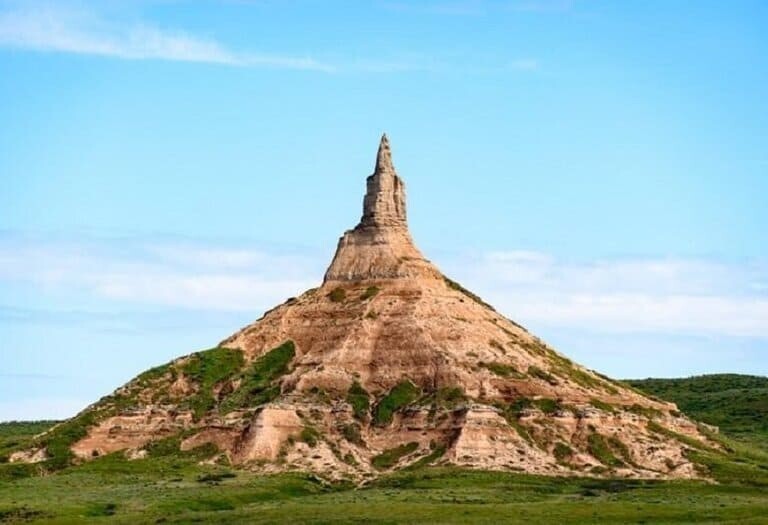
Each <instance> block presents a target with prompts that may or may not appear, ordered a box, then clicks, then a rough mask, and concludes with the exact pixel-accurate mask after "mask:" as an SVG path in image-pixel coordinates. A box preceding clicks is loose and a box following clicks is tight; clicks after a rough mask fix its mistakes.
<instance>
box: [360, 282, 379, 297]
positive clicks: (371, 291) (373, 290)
mask: <svg viewBox="0 0 768 525" xmlns="http://www.w3.org/2000/svg"><path fill="white" fill-rule="evenodd" d="M377 293H379V288H378V287H377V286H369V287H368V288H366V289H365V291H364V292H363V293H362V294H361V295H360V299H361V300H363V301H367V300H368V299H370V298H371V297H374V296H375V295H376V294H377Z"/></svg>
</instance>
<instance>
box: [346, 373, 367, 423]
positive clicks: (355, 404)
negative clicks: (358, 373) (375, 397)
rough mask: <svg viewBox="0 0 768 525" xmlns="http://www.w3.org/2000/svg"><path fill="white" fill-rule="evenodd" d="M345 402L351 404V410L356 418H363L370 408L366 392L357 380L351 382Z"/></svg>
mask: <svg viewBox="0 0 768 525" xmlns="http://www.w3.org/2000/svg"><path fill="white" fill-rule="evenodd" d="M347 403H349V404H350V405H351V406H352V412H353V413H354V414H355V417H356V418H357V419H364V418H365V417H366V416H367V415H368V411H369V410H370V408H371V402H370V400H369V399H368V392H366V391H365V389H364V388H363V387H362V386H361V385H360V383H358V382H357V381H355V382H354V383H352V386H350V387H349V391H347Z"/></svg>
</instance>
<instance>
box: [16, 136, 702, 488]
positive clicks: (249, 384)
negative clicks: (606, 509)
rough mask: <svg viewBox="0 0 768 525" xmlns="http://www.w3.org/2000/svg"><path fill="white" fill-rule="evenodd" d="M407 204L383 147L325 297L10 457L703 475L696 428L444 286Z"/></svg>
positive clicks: (100, 406) (146, 377)
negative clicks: (193, 458)
mask: <svg viewBox="0 0 768 525" xmlns="http://www.w3.org/2000/svg"><path fill="white" fill-rule="evenodd" d="M405 202H406V201H405V186H404V184H403V181H402V180H401V179H400V177H398V175H397V174H396V172H395V169H394V166H393V163H392V158H391V154H390V146H389V143H388V141H387V138H386V136H384V137H382V141H381V144H380V146H379V151H378V155H377V161H376V167H375V171H374V173H373V174H372V175H371V176H369V177H368V179H367V192H366V195H365V198H364V205H363V216H362V218H361V220H360V223H359V224H358V225H357V226H356V227H355V228H354V229H352V230H349V231H347V232H345V233H344V235H343V236H342V237H341V239H340V241H339V245H338V248H337V251H336V254H335V256H334V258H333V261H332V262H331V265H330V267H329V268H328V270H327V272H326V274H325V278H324V281H323V283H322V285H321V286H320V287H319V288H315V289H312V290H309V291H307V292H304V293H303V294H301V295H300V296H299V297H296V298H293V299H290V300H289V301H287V302H286V303H284V304H282V305H279V306H277V307H275V308H273V309H272V310H270V311H268V312H267V313H265V314H264V316H263V317H261V318H260V319H259V320H257V321H255V322H254V323H252V324H250V325H248V326H246V327H244V328H243V329H241V330H240V331H238V332H237V333H235V334H234V335H232V336H230V337H228V338H226V339H225V340H223V341H222V342H221V343H220V344H219V346H218V347H217V348H214V349H212V350H208V351H204V352H198V353H195V354H191V355H188V356H185V357H181V358H179V359H177V360H175V361H173V362H171V363H169V364H167V365H164V366H161V367H157V368H155V369H152V370H149V371H147V372H145V373H144V374H141V375H140V376H138V377H137V378H135V379H134V380H132V381H131V382H129V383H128V384H126V385H125V386H123V387H121V388H119V389H118V390H116V391H115V392H114V393H113V394H112V395H110V396H107V397H105V398H103V399H102V400H100V401H98V402H97V403H95V404H94V405H92V406H90V407H89V408H88V409H86V410H85V411H84V412H82V413H81V414H79V415H78V416H76V417H75V418H73V419H72V420H70V421H68V422H65V423H63V424H62V425H60V426H58V427H56V428H54V429H53V430H52V431H50V432H49V433H48V434H45V435H43V436H41V437H40V439H39V443H38V446H37V447H36V448H35V449H33V450H29V451H25V452H22V453H18V454H17V455H16V456H15V457H14V458H12V459H13V460H16V461H44V462H48V463H49V464H51V463H52V462H56V461H58V462H72V461H85V460H88V459H90V458H93V457H97V456H100V455H103V454H106V453H111V452H115V451H120V450H125V453H126V454H128V455H129V457H142V456H144V455H146V454H147V453H148V451H149V453H151V451H152V447H155V446H157V443H158V442H161V443H165V444H170V446H172V447H177V446H178V447H179V448H180V449H181V450H191V449H197V450H198V451H204V452H205V454H204V456H205V457H206V458H207V459H208V460H211V461H219V462H226V463H230V464H233V465H238V466H242V467H244V468H251V469H257V470H261V471H265V472H276V471H284V470H306V471H311V472H315V473H318V474H320V475H322V476H326V477H329V478H352V479H363V478H366V477H371V476H375V475H377V474H379V473H381V472H385V471H387V470H389V469H397V468H402V467H405V466H408V465H413V464H415V463H418V464H420V465H426V464H453V465H460V466H466V467H473V468H484V469H497V470H510V471H522V472H530V473H537V474H550V475H592V476H594V475H611V476H628V477H644V478H657V477H661V478H670V477H695V476H696V475H697V470H696V468H695V465H694V464H693V463H692V462H691V461H690V460H689V459H687V457H686V451H687V450H688V449H689V448H690V447H691V446H692V445H691V443H694V444H696V443H699V444H700V445H701V446H706V447H716V446H717V445H716V444H715V443H713V442H708V441H707V438H706V437H705V436H704V435H703V434H701V433H700V432H699V430H698V428H699V427H698V426H697V424H696V423H694V422H692V421H691V420H689V419H687V418H686V417H685V416H683V415H681V414H680V413H679V412H677V410H676V407H675V406H674V405H673V404H671V403H666V402H662V401H659V400H655V399H651V398H649V397H647V396H645V395H643V394H641V393H639V392H637V391H635V390H633V389H631V388H630V387H628V386H627V385H625V384H623V383H620V382H616V381H613V380H611V379H608V378H606V377H604V376H601V375H600V374H597V373H595V372H593V371H591V370H588V369H586V368H584V367H582V366H580V365H578V364H576V363H573V362H572V361H570V360H569V359H567V358H566V357H564V356H563V355H561V354H559V353H557V352H556V351H554V350H553V349H552V348H550V347H549V346H547V345H546V344H545V343H544V342H542V341H541V340H540V339H538V338H537V337H536V336H534V335H533V334H531V333H529V332H528V331H527V330H526V329H525V328H523V327H521V326H520V325H518V324H516V323H515V322H513V321H510V320H509V319H506V318H505V317H504V316H502V315H501V314H499V313H498V312H496V311H495V310H494V309H493V308H492V307H490V306H489V305H487V304H485V303H484V302H483V301H482V300H481V299H480V298H478V297H477V296H475V295H474V294H472V293H471V292H469V291H467V290H465V289H464V288H463V287H461V286H460V285H458V284H457V283H455V282H453V281H451V280H450V279H448V278H447V277H445V276H443V275H442V273H441V272H440V271H439V270H438V269H437V268H436V267H435V266H434V265H433V264H432V263H430V262H429V261H428V260H426V259H425V258H424V256H423V255H422V254H421V252H420V251H419V250H418V249H417V248H416V246H415V245H414V243H413V240H412V238H411V235H410V233H409V231H408V226H407V220H406V205H405ZM160 440H164V441H160Z"/></svg>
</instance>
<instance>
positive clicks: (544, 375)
mask: <svg viewBox="0 0 768 525" xmlns="http://www.w3.org/2000/svg"><path fill="white" fill-rule="evenodd" d="M528 375H529V376H531V377H535V378H537V379H541V380H543V381H546V382H547V383H549V384H550V385H553V386H554V385H557V384H558V382H557V379H556V378H555V377H554V376H553V375H552V374H550V373H549V372H545V371H544V370H542V369H541V368H539V367H538V366H535V365H531V366H529V367H528Z"/></svg>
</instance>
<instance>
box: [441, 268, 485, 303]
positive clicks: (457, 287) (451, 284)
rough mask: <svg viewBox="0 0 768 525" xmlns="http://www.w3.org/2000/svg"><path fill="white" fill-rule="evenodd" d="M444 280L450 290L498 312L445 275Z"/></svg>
mask: <svg viewBox="0 0 768 525" xmlns="http://www.w3.org/2000/svg"><path fill="white" fill-rule="evenodd" d="M443 280H444V281H445V284H446V285H447V286H448V288H450V289H451V290H456V291H457V292H461V293H463V294H464V295H466V296H467V297H469V298H470V299H472V300H473V301H475V302H476V303H477V304H480V305H482V306H485V307H486V308H489V309H491V310H493V311H494V312H495V311H496V310H495V309H494V308H493V306H491V305H490V304H488V303H486V302H485V301H483V300H482V299H480V297H479V296H477V295H475V294H473V293H472V292H470V291H469V290H467V289H466V288H464V287H463V286H462V285H460V284H459V283H457V282H456V281H453V280H451V279H449V278H448V277H446V276H445V275H443Z"/></svg>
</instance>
